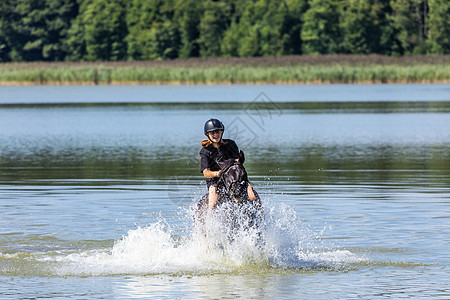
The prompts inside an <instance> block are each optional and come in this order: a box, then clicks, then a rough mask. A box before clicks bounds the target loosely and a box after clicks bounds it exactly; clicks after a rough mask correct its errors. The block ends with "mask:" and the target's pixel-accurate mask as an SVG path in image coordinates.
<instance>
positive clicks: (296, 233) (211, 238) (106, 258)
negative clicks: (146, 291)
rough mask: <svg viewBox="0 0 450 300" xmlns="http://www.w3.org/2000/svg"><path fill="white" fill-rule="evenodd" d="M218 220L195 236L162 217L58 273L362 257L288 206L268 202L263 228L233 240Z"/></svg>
mask: <svg viewBox="0 0 450 300" xmlns="http://www.w3.org/2000/svg"><path fill="white" fill-rule="evenodd" d="M187 217H188V218H191V215H188V216H187ZM212 219H213V221H211V222H210V223H209V224H208V225H207V226H208V229H209V230H208V232H209V234H208V237H205V235H204V231H202V230H199V229H198V228H197V227H195V226H194V229H191V230H190V236H187V237H177V236H176V235H174V234H173V230H172V228H171V227H170V225H169V224H168V223H167V222H166V221H165V220H164V219H161V220H160V221H158V222H156V223H153V224H150V225H149V226H146V227H138V228H136V229H134V230H130V231H128V233H127V235H125V236H124V237H123V238H122V239H120V240H118V241H116V243H115V244H114V246H113V247H112V249H109V250H104V249H103V250H95V251H86V252H81V253H73V254H69V255H61V256H58V257H57V258H56V260H57V261H58V262H59V263H58V267H57V270H56V273H57V274H58V275H82V276H84V275H113V274H174V273H175V274H213V273H225V272H239V271H248V272H265V271H267V272H270V271H273V270H274V269H322V268H325V269H340V268H342V267H343V266H345V265H349V264H352V263H357V262H359V261H361V258H358V257H357V256H356V255H355V254H352V253H351V252H349V251H346V250H333V249H330V248H328V247H326V246H324V244H323V242H322V241H321V239H320V236H321V234H322V233H320V232H314V231H313V230H311V229H308V228H307V227H305V226H303V225H302V223H301V221H300V220H299V219H298V218H297V215H296V213H295V211H294V210H293V209H292V208H290V207H289V206H287V205H282V204H281V205H276V206H270V205H266V208H265V218H264V224H263V226H262V227H261V230H255V229H254V228H251V229H247V230H245V229H241V230H239V231H237V232H233V240H232V241H229V240H228V239H227V238H226V236H225V235H224V234H223V224H219V222H216V223H215V221H214V218H212ZM221 232H222V233H221ZM261 240H263V242H261ZM53 259H55V258H53Z"/></svg>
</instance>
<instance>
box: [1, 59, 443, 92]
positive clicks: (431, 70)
mask: <svg viewBox="0 0 450 300" xmlns="http://www.w3.org/2000/svg"><path fill="white" fill-rule="evenodd" d="M425 82H426V83H428V82H431V83H448V82H450V56H412V57H401V58H393V57H385V56H377V55H369V56H348V55H327V56H284V57H261V58H229V59H226V58H225V59H224V58H221V59H186V60H174V61H145V62H137V61H134V62H97V63H87V62H82V63H3V64H0V84H2V85H18V84H259V83H303V84H308V83H425Z"/></svg>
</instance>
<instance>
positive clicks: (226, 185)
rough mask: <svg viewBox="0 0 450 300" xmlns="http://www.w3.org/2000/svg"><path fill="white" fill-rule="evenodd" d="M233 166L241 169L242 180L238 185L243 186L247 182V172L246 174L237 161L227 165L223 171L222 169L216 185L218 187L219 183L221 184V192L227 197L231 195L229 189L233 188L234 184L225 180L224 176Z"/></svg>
mask: <svg viewBox="0 0 450 300" xmlns="http://www.w3.org/2000/svg"><path fill="white" fill-rule="evenodd" d="M234 166H239V167H241V168H242V169H243V172H244V179H243V180H242V181H241V182H240V183H241V184H243V183H245V182H247V181H248V179H247V172H246V170H245V168H244V166H243V165H242V164H241V163H240V162H239V161H235V162H234V163H231V164H229V165H227V166H226V167H225V168H224V169H222V174H221V175H220V178H219V181H218V183H217V185H218V186H219V185H220V183H221V184H222V186H223V190H224V191H225V192H226V194H227V195H231V192H230V190H231V187H232V186H233V183H234V182H230V181H228V180H226V176H227V175H226V174H227V173H228V171H229V170H230V169H231V168H232V167H234Z"/></svg>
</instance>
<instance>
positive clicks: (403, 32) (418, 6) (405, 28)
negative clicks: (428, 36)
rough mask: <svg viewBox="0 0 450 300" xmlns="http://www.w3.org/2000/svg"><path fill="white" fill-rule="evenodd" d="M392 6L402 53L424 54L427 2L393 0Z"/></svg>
mask: <svg viewBox="0 0 450 300" xmlns="http://www.w3.org/2000/svg"><path fill="white" fill-rule="evenodd" d="M391 7H392V10H393V12H392V16H393V20H394V22H393V24H392V25H393V26H394V28H395V31H396V33H397V34H396V38H397V39H398V41H399V44H400V45H401V49H400V51H401V54H423V53H424V51H425V31H426V30H425V27H426V26H425V24H426V20H427V18H426V14H425V11H426V7H427V4H426V3H424V1H421V0H392V1H391Z"/></svg>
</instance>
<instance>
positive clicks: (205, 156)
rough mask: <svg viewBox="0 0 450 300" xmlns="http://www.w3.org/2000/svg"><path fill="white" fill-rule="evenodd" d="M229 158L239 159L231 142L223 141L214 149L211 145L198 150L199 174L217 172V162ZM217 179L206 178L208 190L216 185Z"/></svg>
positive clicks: (235, 146)
mask: <svg viewBox="0 0 450 300" xmlns="http://www.w3.org/2000/svg"><path fill="white" fill-rule="evenodd" d="M230 158H239V148H238V146H237V145H236V143H235V142H234V141H233V140H229V139H223V140H222V143H221V145H220V146H219V147H218V148H215V147H214V146H213V145H210V146H208V147H202V149H201V150H200V172H202V173H203V170H205V169H210V170H211V171H219V170H220V167H219V165H218V164H217V161H225V160H227V159H230ZM218 179H219V178H218V177H215V178H207V179H206V184H207V186H208V188H209V187H210V186H211V185H212V184H214V185H215V184H217V180H218Z"/></svg>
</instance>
